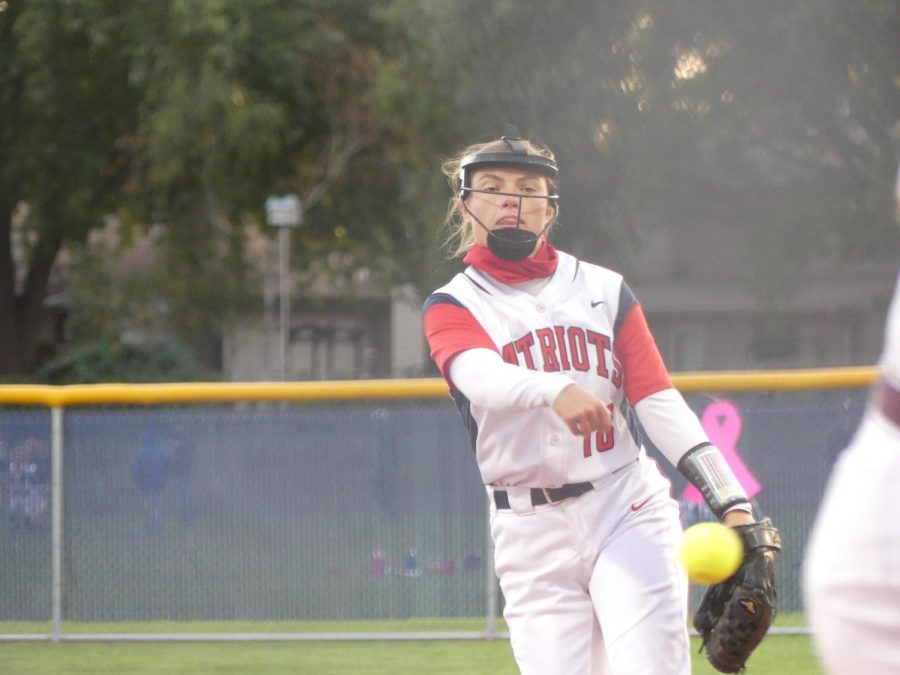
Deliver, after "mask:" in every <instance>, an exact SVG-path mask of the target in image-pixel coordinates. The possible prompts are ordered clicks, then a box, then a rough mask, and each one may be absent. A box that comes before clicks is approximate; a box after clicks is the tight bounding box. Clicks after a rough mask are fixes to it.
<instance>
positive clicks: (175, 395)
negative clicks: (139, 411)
mask: <svg viewBox="0 0 900 675" xmlns="http://www.w3.org/2000/svg"><path fill="white" fill-rule="evenodd" d="M877 374H878V369H877V368H876V367H874V366H859V367H848V368H816V369H799V370H766V371H763V370H760V371H718V372H695V373H676V374H673V375H672V381H673V383H674V384H675V386H676V387H677V388H678V389H679V390H680V391H682V392H684V393H688V392H697V391H754V390H765V391H787V390H801V389H852V388H859V387H868V386H870V385H871V384H872V383H873V382H874V381H875V378H876V377H877ZM446 396H447V384H446V383H445V382H444V381H443V380H442V379H440V378H422V379H397V380H341V381H324V382H175V383H165V384H74V385H64V386H52V385H28V384H9V385H0V405H38V406H48V407H51V408H56V407H67V406H76V405H98V404H106V405H109V404H121V405H158V404H162V403H204V402H216V401H218V402H221V401H248V400H252V401H339V400H371V399H413V398H415V399H421V398H444V397H446Z"/></svg>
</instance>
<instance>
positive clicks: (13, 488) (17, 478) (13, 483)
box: [9, 437, 51, 530]
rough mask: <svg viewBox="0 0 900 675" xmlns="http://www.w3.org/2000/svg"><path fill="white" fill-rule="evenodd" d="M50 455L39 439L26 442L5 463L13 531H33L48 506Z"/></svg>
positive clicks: (30, 439) (32, 438)
mask: <svg viewBox="0 0 900 675" xmlns="http://www.w3.org/2000/svg"><path fill="white" fill-rule="evenodd" d="M50 472H51V467H50V454H49V452H47V451H46V448H45V446H44V444H43V443H42V442H41V440H40V439H39V438H35V437H31V438H28V439H26V440H25V441H24V442H23V443H22V444H21V445H20V446H18V447H17V448H16V449H15V450H14V451H13V453H12V457H11V459H10V461H9V479H10V486H9V493H10V496H9V517H10V521H11V523H12V525H13V528H14V529H25V530H30V529H33V528H34V527H35V526H36V525H38V523H39V522H40V520H41V518H42V517H43V516H44V514H45V513H46V512H47V509H48V507H49V505H50Z"/></svg>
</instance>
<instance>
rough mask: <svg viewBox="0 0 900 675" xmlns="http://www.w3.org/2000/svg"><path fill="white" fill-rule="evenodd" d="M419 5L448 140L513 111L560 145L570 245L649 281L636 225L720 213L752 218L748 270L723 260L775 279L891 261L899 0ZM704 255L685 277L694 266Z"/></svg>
mask: <svg viewBox="0 0 900 675" xmlns="http://www.w3.org/2000/svg"><path fill="white" fill-rule="evenodd" d="M409 12H410V16H412V17H415V18H414V19H411V21H412V20H415V21H417V22H418V24H419V25H420V26H423V25H427V26H430V31H431V32H430V54H431V59H430V60H426V59H422V62H423V63H426V64H429V67H432V68H433V69H434V75H433V78H434V79H436V80H438V81H441V82H445V83H447V84H448V89H447V91H448V95H447V100H448V102H449V103H448V105H450V106H451V107H452V108H453V109H454V115H455V118H456V119H457V121H458V124H457V126H456V133H457V136H456V138H455V140H454V141H453V146H451V147H459V146H460V145H462V144H463V143H467V142H470V141H471V140H473V139H478V138H483V139H487V138H491V137H496V136H497V135H499V133H501V132H502V128H503V123H504V122H514V123H517V124H518V125H519V127H520V130H521V131H522V133H523V134H525V135H528V136H530V137H535V138H537V139H538V140H542V141H544V142H546V143H548V144H549V145H550V146H551V147H553V148H554V149H556V150H557V152H558V154H559V156H560V160H561V165H562V176H561V178H562V185H561V192H562V195H563V200H562V210H561V219H562V223H563V228H562V229H561V230H560V231H559V232H558V234H557V240H558V241H559V242H560V243H561V244H562V245H563V246H568V247H571V248H573V249H577V250H578V251H579V252H581V253H582V254H583V255H586V256H588V257H589V258H592V259H594V260H598V261H600V262H606V263H607V264H614V265H615V266H617V267H618V268H620V269H622V268H624V271H629V272H634V273H637V274H640V270H629V264H630V258H631V253H632V252H633V251H636V250H637V248H638V247H639V246H640V243H641V239H642V237H644V236H646V235H649V234H652V233H653V232H654V231H658V230H660V229H667V230H669V231H673V232H685V231H686V230H689V229H690V228H692V227H694V226H695V225H696V224H698V223H704V222H706V223H715V224H717V225H718V226H719V227H721V228H725V229H730V230H731V231H733V232H735V233H739V234H741V235H742V236H743V235H744V234H745V232H746V231H747V230H750V232H749V234H750V236H751V239H752V242H751V243H752V246H753V248H754V250H757V251H758V252H760V255H759V256H757V257H754V258H753V259H752V263H753V268H754V269H747V268H748V265H747V258H748V256H746V255H743V254H742V253H741V252H740V251H739V250H734V251H717V252H716V256H718V257H724V258H726V259H728V260H729V261H730V262H731V263H732V267H731V269H732V270H733V271H734V273H736V274H747V275H750V276H752V277H754V278H755V279H756V280H758V281H760V282H761V283H764V284H770V283H774V282H777V281H778V280H783V279H785V278H786V277H790V276H792V275H796V274H797V273H798V271H800V270H803V269H804V266H805V265H806V264H808V263H811V262H813V261H819V262H829V261H830V262H832V263H836V262H837V261H843V262H845V261H847V260H848V259H851V260H852V259H857V260H871V259H873V258H882V259H884V260H892V259H895V258H896V253H897V250H898V249H897V243H898V242H897V237H896V233H895V230H896V228H895V226H894V225H893V219H892V213H891V208H890V192H891V190H890V182H891V180H892V176H893V175H894V173H895V171H896V153H895V152H890V151H888V149H889V148H890V147H891V145H892V141H891V140H890V134H891V130H892V129H893V128H894V126H895V125H896V124H897V116H896V110H897V109H898V107H900V106H898V103H900V100H898V93H900V90H898V88H897V87H896V83H895V78H896V73H897V72H898V71H900V52H898V51H897V50H896V46H895V42H896V40H895V36H896V35H897V34H898V32H900V7H898V6H897V5H896V3H890V2H884V1H882V0H871V1H868V2H851V1H850V0H828V1H826V2H821V3H807V2H799V1H794V2H786V3H740V2H720V1H718V0H712V1H709V2H706V1H703V2H697V1H696V0H690V1H688V0H674V1H673V0H619V1H618V2H611V3H596V2H589V1H587V0H584V1H578V2H562V1H547V2H541V3H522V2H494V3H491V4H490V5H484V3H478V2H474V1H468V2H467V1H462V2H455V3H438V2H431V3H420V7H419V8H418V9H412V8H410V9H409ZM429 15H430V18H431V19H432V20H431V21H429V22H426V21H425V20H424V17H426V16H429ZM473 17H478V20H477V21H473ZM426 30H428V29H426ZM700 253H701V252H700V251H698V250H696V249H694V250H693V251H692V252H691V257H690V258H689V259H686V260H685V261H684V262H683V265H680V266H679V270H682V271H688V272H690V271H691V270H693V271H695V272H696V273H702V271H703V268H704V262H705V261H704V258H703V256H702V255H700Z"/></svg>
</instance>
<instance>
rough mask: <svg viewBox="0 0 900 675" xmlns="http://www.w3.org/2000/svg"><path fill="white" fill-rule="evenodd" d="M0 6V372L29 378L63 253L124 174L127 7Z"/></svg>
mask: <svg viewBox="0 0 900 675" xmlns="http://www.w3.org/2000/svg"><path fill="white" fill-rule="evenodd" d="M3 7H4V9H3V11H0V53H2V54H3V58H2V59H0V148H2V152H0V373H10V372H27V371H28V370H30V369H31V368H32V367H34V365H35V364H36V359H37V357H38V354H39V353H40V349H41V340H42V336H41V334H40V328H41V325H42V314H43V307H42V303H43V301H44V298H45V297H46V294H47V289H48V283H49V280H50V275H51V272H52V270H53V264H54V261H55V259H56V256H57V254H58V252H59V251H60V249H61V248H62V247H63V246H64V245H66V244H69V243H75V244H77V243H80V242H82V241H84V238H85V236H86V234H87V232H88V231H89V230H90V229H91V228H92V227H94V226H95V225H97V224H98V223H100V221H101V217H102V215H103V214H105V213H107V212H109V211H110V210H111V209H112V208H113V206H114V201H113V198H114V195H115V193H116V191H117V190H119V189H120V188H121V187H122V186H123V184H124V183H125V181H126V179H127V167H125V166H123V165H122V163H121V159H122V156H123V144H124V143H125V142H126V141H127V137H128V135H127V132H128V130H130V129H133V128H134V122H135V120H136V115H137V100H136V98H135V96H134V95H133V94H134V88H133V86H132V84H131V82H130V81H129V78H128V62H129V53H130V47H129V30H128V26H129V20H130V16H131V12H130V11H129V10H128V9H127V8H120V7H114V6H112V5H109V4H108V3H102V2H83V3H56V2H10V3H3Z"/></svg>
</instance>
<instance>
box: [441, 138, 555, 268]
mask: <svg viewBox="0 0 900 675" xmlns="http://www.w3.org/2000/svg"><path fill="white" fill-rule="evenodd" d="M521 142H522V144H523V145H524V146H525V148H526V150H528V154H530V155H540V156H541V157H547V158H548V159H552V160H554V161H556V156H555V155H554V154H553V152H552V151H551V150H550V148H548V147H547V146H545V145H540V144H538V143H532V142H531V141H527V140H525V139H522V141H521ZM481 152H509V146H508V145H507V144H506V141H504V140H502V139H501V140H496V141H488V142H487V143H475V144H473V145H470V146H469V147H467V148H465V149H464V150H462V151H461V152H458V153H457V154H455V155H454V156H453V157H451V158H449V159H447V160H445V161H444V162H443V163H442V164H441V171H443V172H444V175H445V176H446V177H447V182H448V183H449V184H450V189H451V190H452V192H453V196H452V197H450V201H449V203H448V204H447V213H446V215H445V216H444V225H446V227H447V229H448V230H449V233H448V235H447V238H446V239H445V240H444V245H445V246H449V247H450V255H449V257H451V258H458V257H459V256H462V255H464V254H465V253H466V251H468V250H469V249H470V248H472V244H474V243H475V233H474V231H473V225H472V224H471V222H469V223H467V222H466V220H465V218H463V210H462V202H461V201H460V198H459V188H460V185H459V174H460V168H459V165H460V162H461V161H462V159H463V157H466V156H467V155H471V154H473V153H481ZM542 177H543V178H546V180H547V187H548V188H549V191H550V194H555V193H556V191H557V183H556V181H555V180H553V179H551V178H547V177H546V176H542ZM548 231H549V230H548Z"/></svg>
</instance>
